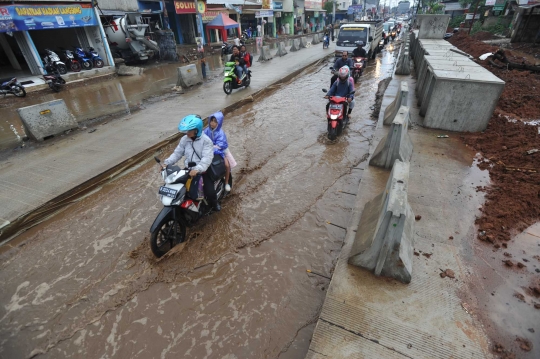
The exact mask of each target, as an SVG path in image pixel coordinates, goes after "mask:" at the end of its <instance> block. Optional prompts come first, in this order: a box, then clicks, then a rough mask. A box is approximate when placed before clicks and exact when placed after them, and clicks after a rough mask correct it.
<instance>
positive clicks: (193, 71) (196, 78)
mask: <svg viewBox="0 0 540 359" xmlns="http://www.w3.org/2000/svg"><path fill="white" fill-rule="evenodd" d="M177 71H178V81H177V83H176V86H181V87H183V88H187V87H191V86H194V85H197V84H200V83H202V77H201V75H199V72H198V71H197V66H196V65H195V64H191V65H186V66H182V67H179V68H178V70H177Z"/></svg>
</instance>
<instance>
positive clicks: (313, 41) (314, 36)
mask: <svg viewBox="0 0 540 359" xmlns="http://www.w3.org/2000/svg"><path fill="white" fill-rule="evenodd" d="M319 42H320V41H319V34H313V40H311V44H312V45H316V44H318V43H319Z"/></svg>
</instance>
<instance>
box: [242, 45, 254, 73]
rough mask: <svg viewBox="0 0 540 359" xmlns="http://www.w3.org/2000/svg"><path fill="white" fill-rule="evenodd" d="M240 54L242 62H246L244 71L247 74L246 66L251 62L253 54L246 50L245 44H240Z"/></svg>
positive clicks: (249, 65)
mask: <svg viewBox="0 0 540 359" xmlns="http://www.w3.org/2000/svg"><path fill="white" fill-rule="evenodd" d="M240 56H242V58H243V59H244V62H245V63H246V64H245V65H244V73H245V74H247V70H248V67H251V65H252V64H253V56H252V55H251V54H250V53H249V52H247V50H246V45H242V46H240Z"/></svg>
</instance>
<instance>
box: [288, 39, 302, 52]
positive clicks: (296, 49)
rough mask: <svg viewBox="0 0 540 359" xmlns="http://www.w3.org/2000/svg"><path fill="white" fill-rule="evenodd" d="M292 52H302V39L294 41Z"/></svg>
mask: <svg viewBox="0 0 540 359" xmlns="http://www.w3.org/2000/svg"><path fill="white" fill-rule="evenodd" d="M290 51H291V52H295V51H300V39H293V41H292V46H291V49H290Z"/></svg>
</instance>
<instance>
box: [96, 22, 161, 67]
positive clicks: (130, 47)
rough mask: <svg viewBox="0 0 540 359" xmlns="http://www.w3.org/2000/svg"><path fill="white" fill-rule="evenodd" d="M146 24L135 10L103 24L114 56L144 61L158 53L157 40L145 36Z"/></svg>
mask: <svg viewBox="0 0 540 359" xmlns="http://www.w3.org/2000/svg"><path fill="white" fill-rule="evenodd" d="M148 26H149V25H148V24H145V23H143V21H142V16H141V14H140V13H137V12H127V13H126V14H125V15H124V16H123V17H120V18H116V19H113V20H112V21H111V22H110V23H109V24H106V25H105V26H104V28H105V34H106V35H107V40H108V42H109V46H110V47H111V51H112V52H113V54H114V56H115V57H119V58H122V59H124V61H125V62H126V63H129V62H146V61H148V59H151V58H153V57H154V55H156V54H157V53H159V45H158V43H157V42H155V41H153V40H150V38H148V37H147V36H145V34H146V31H147V30H148Z"/></svg>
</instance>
